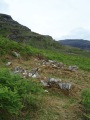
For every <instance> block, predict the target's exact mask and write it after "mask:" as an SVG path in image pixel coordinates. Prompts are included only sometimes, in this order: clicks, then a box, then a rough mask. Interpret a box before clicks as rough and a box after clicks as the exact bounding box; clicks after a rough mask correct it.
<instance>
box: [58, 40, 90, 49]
mask: <svg viewBox="0 0 90 120" xmlns="http://www.w3.org/2000/svg"><path fill="white" fill-rule="evenodd" d="M59 43H60V44H63V45H68V46H72V47H77V48H80V49H84V50H90V41H88V40H83V39H65V40H60V41H59Z"/></svg>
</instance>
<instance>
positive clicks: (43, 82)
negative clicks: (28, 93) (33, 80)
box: [41, 80, 49, 87]
mask: <svg viewBox="0 0 90 120" xmlns="http://www.w3.org/2000/svg"><path fill="white" fill-rule="evenodd" d="M41 83H42V85H43V86H44V87H49V85H48V83H47V82H45V81H44V80H41Z"/></svg>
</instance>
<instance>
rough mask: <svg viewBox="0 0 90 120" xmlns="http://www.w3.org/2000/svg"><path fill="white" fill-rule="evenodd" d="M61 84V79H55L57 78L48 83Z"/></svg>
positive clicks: (49, 80)
mask: <svg viewBox="0 0 90 120" xmlns="http://www.w3.org/2000/svg"><path fill="white" fill-rule="evenodd" d="M59 82H61V79H55V78H48V83H49V84H54V83H56V84H57V83H59Z"/></svg>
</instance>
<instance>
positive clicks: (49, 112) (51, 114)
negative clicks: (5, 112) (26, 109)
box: [0, 56, 90, 120]
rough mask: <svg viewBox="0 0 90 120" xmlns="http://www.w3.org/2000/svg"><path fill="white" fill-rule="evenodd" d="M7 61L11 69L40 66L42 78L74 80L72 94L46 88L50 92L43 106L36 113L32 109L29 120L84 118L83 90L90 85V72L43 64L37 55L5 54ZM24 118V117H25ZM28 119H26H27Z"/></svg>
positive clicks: (71, 119)
mask: <svg viewBox="0 0 90 120" xmlns="http://www.w3.org/2000/svg"><path fill="white" fill-rule="evenodd" d="M3 59H5V60H6V61H11V62H12V65H11V66H9V69H10V70H12V69H13V68H14V67H15V66H21V67H22V68H24V69H28V70H31V69H33V68H37V67H38V68H40V71H39V74H40V78H39V79H37V81H40V80H41V79H44V80H45V79H47V78H48V77H54V78H60V79H62V81H66V82H72V83H73V88H72V89H71V91H70V96H66V95H65V94H63V92H62V91H61V90H60V89H58V88H57V87H54V88H46V89H47V90H48V91H49V93H45V95H44V96H43V106H42V108H40V109H39V110H38V111H35V112H34V113H33V112H32V111H30V113H25V114H27V120H30V119H31V120H82V115H81V113H82V111H81V107H80V104H79V102H80V100H81V92H82V90H83V89H84V88H89V87H90V74H89V72H86V71H82V70H78V71H76V72H70V71H67V70H65V69H56V68H52V67H50V66H42V60H39V59H38V58H35V57H30V58H29V59H28V60H25V59H23V58H22V59H16V58H14V57H11V56H5V58H3ZM6 61H5V62H0V65H2V63H3V65H4V66H5V63H6ZM23 120H24V118H23ZM25 120H26V119H25Z"/></svg>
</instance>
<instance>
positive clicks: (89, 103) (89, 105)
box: [82, 89, 90, 120]
mask: <svg viewBox="0 0 90 120" xmlns="http://www.w3.org/2000/svg"><path fill="white" fill-rule="evenodd" d="M82 104H83V106H84V109H85V113H86V114H85V117H86V119H87V120H90V89H86V90H84V91H83V93H82Z"/></svg>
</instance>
